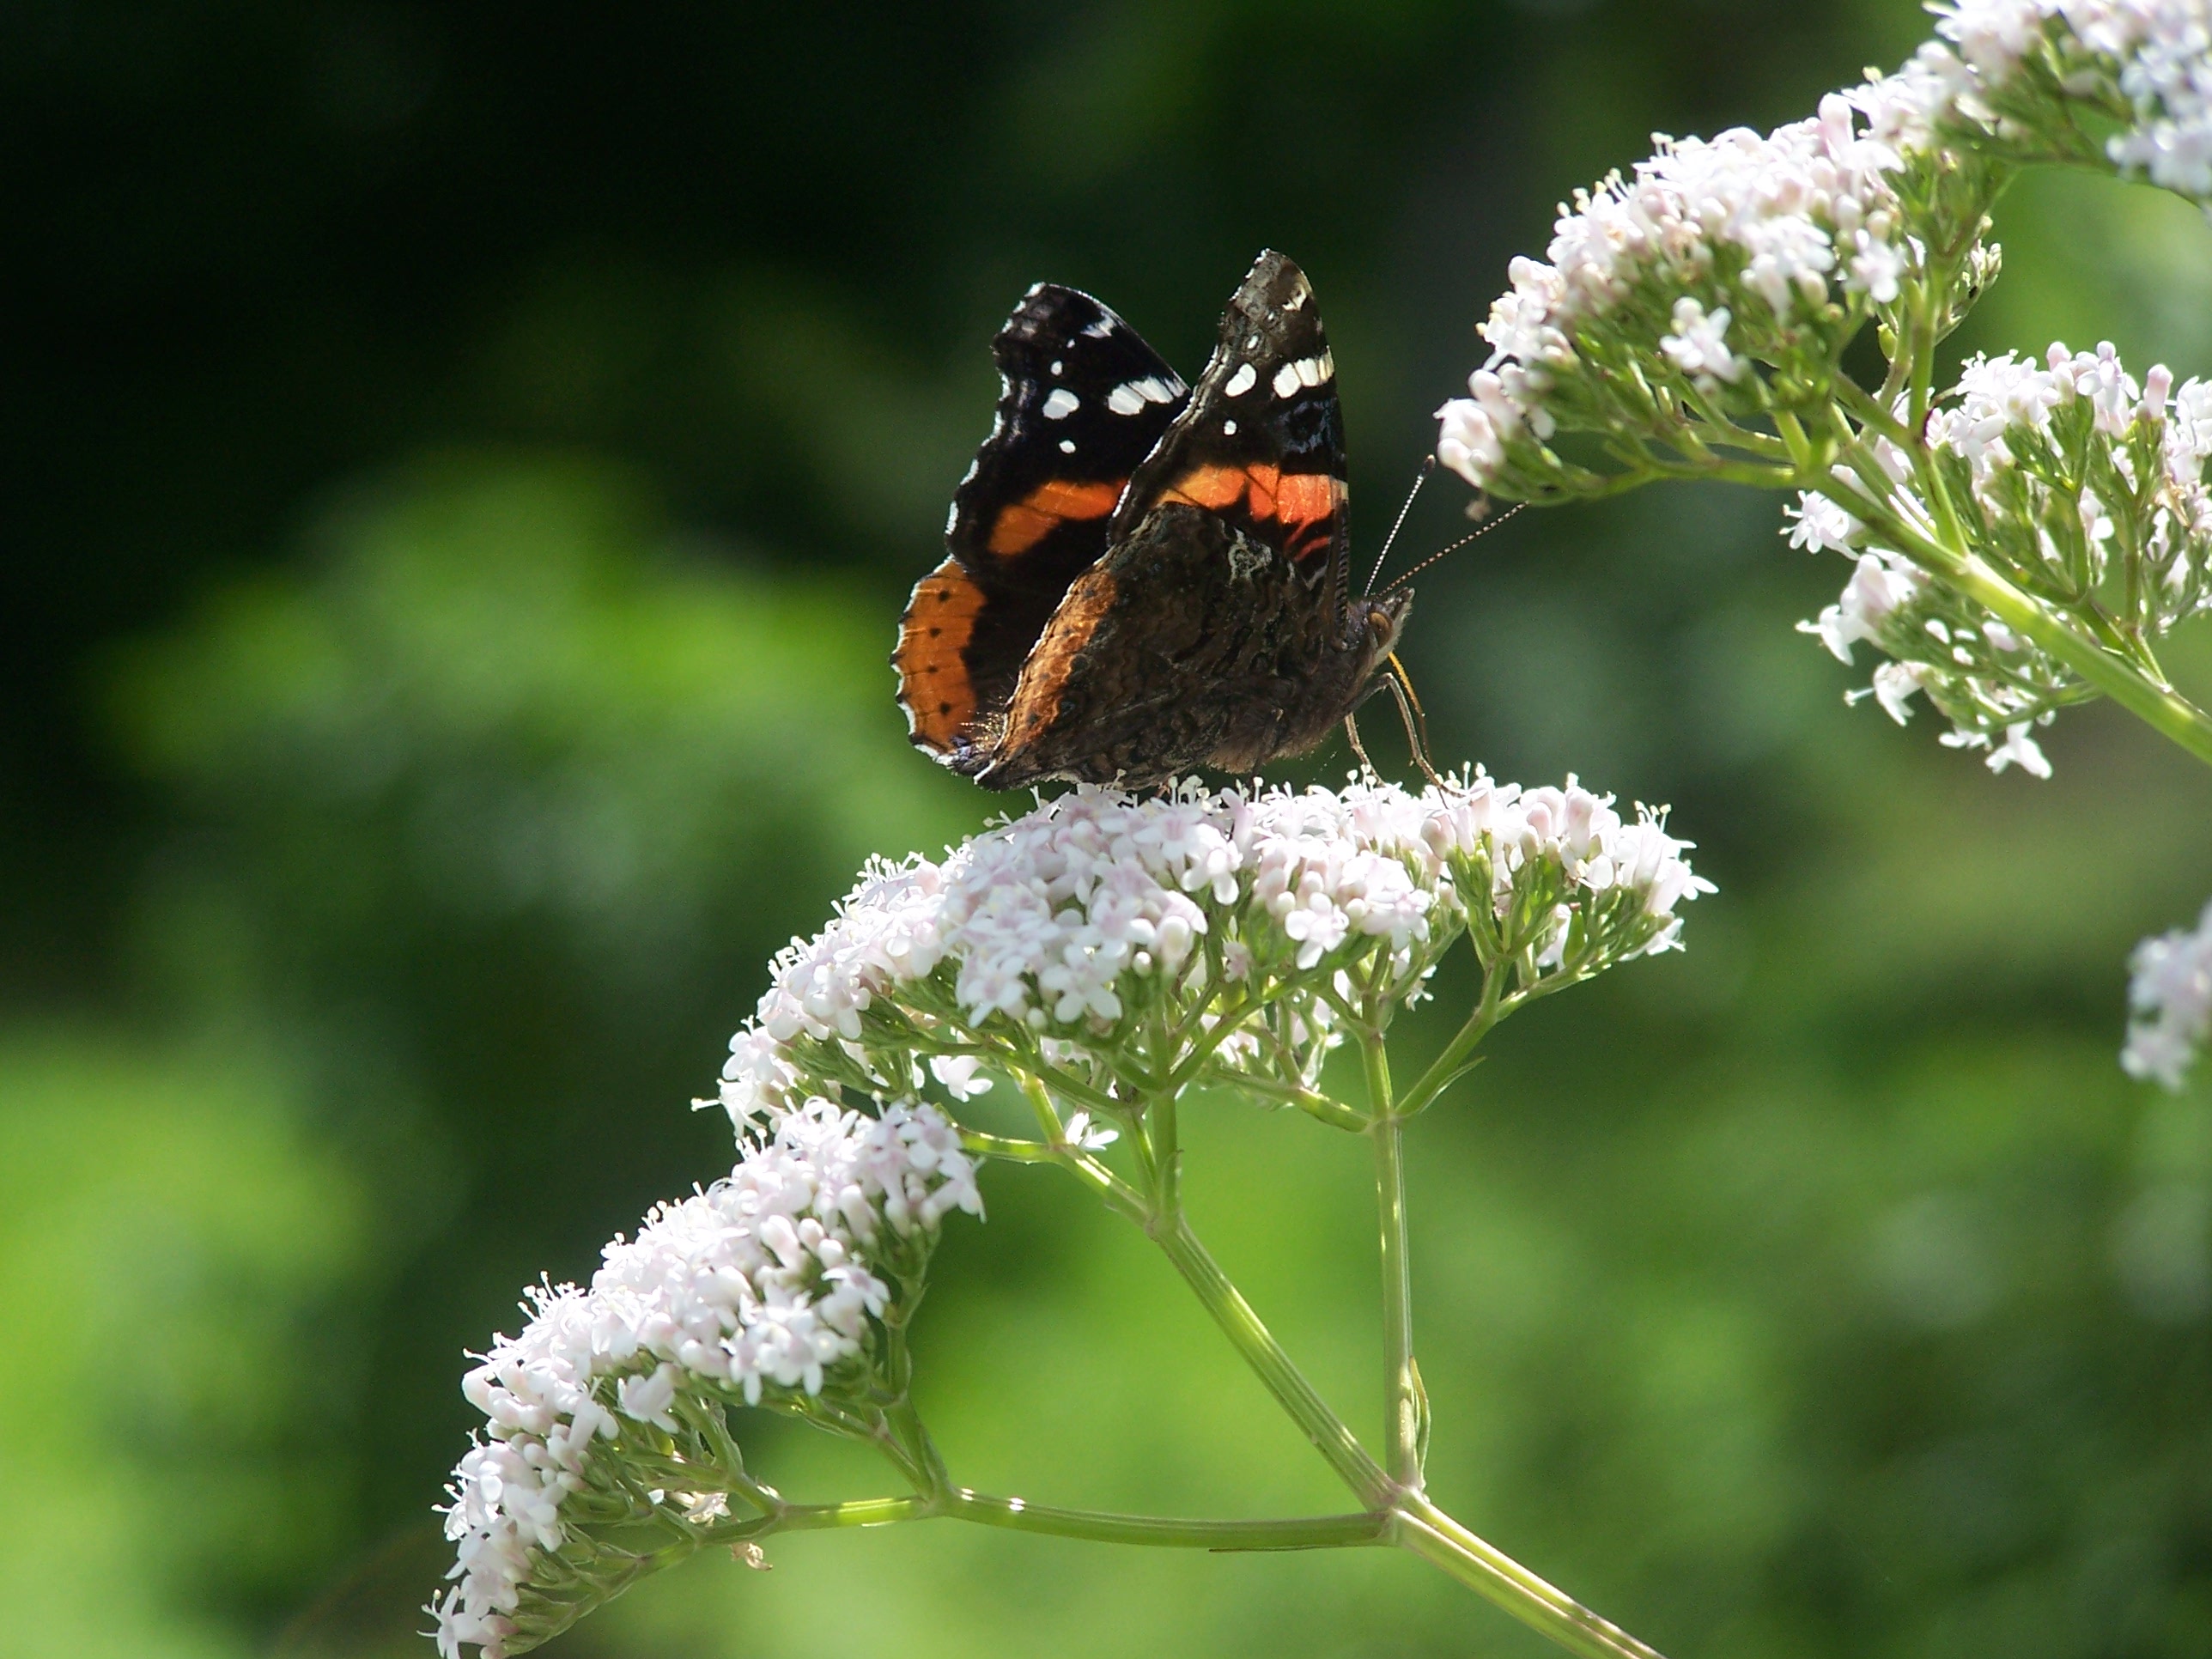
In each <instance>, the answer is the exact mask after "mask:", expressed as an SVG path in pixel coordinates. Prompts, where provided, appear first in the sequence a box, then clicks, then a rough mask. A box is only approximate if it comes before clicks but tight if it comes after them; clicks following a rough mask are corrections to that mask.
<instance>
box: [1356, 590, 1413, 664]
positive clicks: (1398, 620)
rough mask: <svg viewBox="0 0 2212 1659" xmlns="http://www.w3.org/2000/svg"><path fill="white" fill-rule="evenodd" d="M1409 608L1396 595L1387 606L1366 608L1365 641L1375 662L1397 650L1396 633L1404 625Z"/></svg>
mask: <svg viewBox="0 0 2212 1659" xmlns="http://www.w3.org/2000/svg"><path fill="white" fill-rule="evenodd" d="M1404 597H1407V598H1410V597H1411V596H1410V595H1407V596H1404ZM1409 609H1411V607H1410V606H1408V605H1406V604H1404V603H1403V602H1402V599H1401V596H1398V595H1393V596H1392V599H1391V602H1390V603H1389V604H1384V605H1369V606H1368V607H1367V640H1368V644H1369V646H1370V648H1371V649H1372V651H1373V653H1374V655H1375V658H1376V660H1377V661H1380V660H1381V659H1383V658H1384V657H1387V656H1389V654H1390V653H1391V652H1393V651H1395V650H1396V649H1397V647H1398V631H1399V629H1402V628H1403V627H1404V626H1405V625H1406V612H1407V611H1408V610H1409Z"/></svg>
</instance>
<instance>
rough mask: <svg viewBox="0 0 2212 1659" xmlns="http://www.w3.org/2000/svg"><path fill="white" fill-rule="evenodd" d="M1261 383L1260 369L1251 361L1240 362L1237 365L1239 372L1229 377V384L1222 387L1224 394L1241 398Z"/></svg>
mask: <svg viewBox="0 0 2212 1659" xmlns="http://www.w3.org/2000/svg"><path fill="white" fill-rule="evenodd" d="M1259 384H1260V376H1259V373H1258V371H1257V370H1255V368H1253V367H1252V365H1251V364H1249V363H1239V364H1237V372H1236V373H1235V374H1232V375H1231V376H1230V377H1229V384H1228V385H1227V386H1224V387H1222V388H1221V391H1222V395H1223V396H1225V397H1230V398H1241V397H1243V395H1244V394H1245V393H1246V392H1249V391H1250V390H1251V389H1252V388H1253V387H1254V386H1257V385H1259Z"/></svg>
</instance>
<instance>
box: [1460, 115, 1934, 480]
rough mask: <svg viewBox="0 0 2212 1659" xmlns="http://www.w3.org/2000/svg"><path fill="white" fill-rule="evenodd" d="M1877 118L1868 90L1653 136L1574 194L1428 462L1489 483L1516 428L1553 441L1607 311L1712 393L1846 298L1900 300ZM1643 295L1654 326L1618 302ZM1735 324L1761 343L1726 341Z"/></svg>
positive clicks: (1493, 316)
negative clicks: (1564, 389) (1778, 118)
mask: <svg viewBox="0 0 2212 1659" xmlns="http://www.w3.org/2000/svg"><path fill="white" fill-rule="evenodd" d="M1887 119H1888V117H1887V106H1885V105H1883V104H1882V103H1881V100H1880V99H1878V98H1876V97H1875V95H1874V94H1871V93H1869V92H1868V91H1867V89H1864V88H1862V89H1861V91H1860V92H1859V93H1858V94H1853V95H1850V96H1845V95H1844V94H1831V95H1830V96H1829V97H1827V98H1825V99H1823V100H1821V103H1820V114H1819V115H1818V116H1816V117H1814V118H1811V119H1808V120H1803V121H1797V122H1793V123H1791V124H1790V125H1787V126H1783V127H1778V128H1777V129H1775V131H1773V132H1771V133H1770V134H1767V135H1765V136H1763V137H1762V136H1761V135H1760V134H1759V133H1756V132H1753V131H1750V130H1749V129H1747V128H1742V127H1739V128H1735V129H1732V130H1730V131H1727V132H1723V133H1722V134H1721V135H1720V136H1719V137H1717V138H1712V139H1710V140H1708V139H1699V138H1684V139H1674V138H1670V137H1667V136H1665V135H1664V134H1658V135H1655V136H1654V138H1653V141H1652V142H1653V145H1654V147H1655V149H1656V152H1657V153H1656V155H1653V156H1652V157H1651V158H1650V160H1648V161H1639V162H1638V163H1637V165H1636V168H1635V173H1634V176H1633V177H1632V178H1629V179H1623V178H1622V177H1621V176H1620V174H1619V173H1614V174H1613V175H1611V176H1610V177H1608V178H1607V179H1604V180H1603V181H1601V183H1600V184H1599V185H1597V187H1596V188H1595V190H1594V191H1577V192H1576V194H1575V198H1574V202H1573V204H1572V205H1571V207H1568V206H1562V208H1561V209H1560V210H1559V222H1558V224H1557V226H1556V227H1555V229H1554V233H1553V238H1552V243H1551V246H1550V247H1549V249H1548V250H1547V253H1546V257H1545V258H1544V259H1542V260H1537V259H1530V258H1516V259H1515V260H1514V261H1513V264H1512V266H1511V276H1512V281H1513V286H1512V289H1510V291H1509V292H1508V293H1506V294H1504V295H1501V296H1500V297H1499V298H1498V301H1496V302H1495V303H1494V304H1493V305H1492V307H1491V311H1490V316H1489V318H1488V319H1487V320H1486V321H1485V322H1484V323H1483V324H1482V325H1481V329H1480V333H1481V335H1482V337H1483V338H1485V339H1486V340H1487V341H1489V342H1490V344H1491V348H1492V349H1491V355H1490V360H1489V362H1487V363H1486V364H1485V365H1484V367H1483V368H1480V369H1479V370H1477V371H1476V372H1475V374H1474V376H1473V377H1472V378H1471V379H1470V380H1468V393H1469V395H1468V397H1466V398H1455V399H1454V400H1453V401H1451V402H1449V403H1447V404H1444V405H1443V408H1441V409H1439V410H1437V419H1438V421H1439V422H1441V423H1442V424H1441V431H1440V435H1439V437H1438V441H1437V459H1439V460H1441V461H1442V462H1443V464H1444V465H1446V466H1448V467H1449V468H1451V469H1452V471H1455V472H1457V473H1458V474H1460V475H1461V476H1462V477H1464V478H1466V479H1467V480H1468V483H1472V484H1474V486H1475V487H1476V488H1477V489H1487V488H1489V487H1490V486H1491V484H1492V483H1493V482H1494V481H1495V480H1496V479H1497V477H1498V474H1499V472H1500V470H1501V469H1502V468H1503V467H1504V465H1505V464H1506V461H1507V459H1508V455H1509V453H1510V450H1511V448H1512V447H1513V446H1514V444H1515V443H1516V441H1521V440H1522V437H1523V435H1524V434H1526V435H1528V436H1529V437H1532V438H1533V439H1534V440H1535V441H1538V442H1541V441H1543V440H1544V439H1547V438H1548V437H1550V436H1551V435H1552V432H1553V429H1554V416H1553V412H1552V411H1551V410H1550V409H1549V408H1548V407H1547V403H1548V400H1549V398H1550V397H1551V394H1553V392H1554V391H1555V389H1556V388H1557V387H1558V385H1559V382H1560V381H1561V380H1565V379H1569V378H1575V377H1583V376H1588V375H1590V374H1595V373H1597V372H1599V370H1600V368H1601V366H1600V365H1596V364H1593V363H1590V362H1586V361H1585V359H1584V356H1583V347H1584V345H1585V344H1586V343H1587V335H1588V333H1589V331H1591V329H1592V328H1593V325H1597V324H1599V323H1600V322H1601V321H1607V322H1608V323H1609V324H1610V325H1611V326H1612V327H1613V329H1614V330H1615V331H1618V332H1620V333H1621V334H1622V335H1623V337H1628V336H1631V335H1634V334H1636V333H1638V331H1639V330H1642V331H1657V330H1658V329H1659V328H1660V327H1661V326H1662V324H1663V325H1666V332H1665V333H1664V336H1663V337H1656V338H1654V339H1652V340H1650V341H1649V342H1647V343H1648V344H1650V345H1651V346H1653V347H1656V349H1651V350H1644V351H1642V352H1640V353H1639V357H1640V360H1641V361H1644V362H1656V361H1665V362H1672V363H1673V364H1674V366H1675V367H1676V368H1679V369H1680V372H1681V374H1684V375H1685V376H1686V377H1688V378H1690V379H1691V380H1692V381H1693V382H1695V383H1697V384H1699V386H1701V387H1702V388H1703V389H1705V390H1706V391H1708V392H1710V391H1711V390H1712V389H1713V387H1714V386H1715V385H1716V384H1717V383H1723V382H1725V383H1729V384H1735V383H1736V382H1738V381H1741V380H1743V379H1744V377H1745V376H1746V375H1747V374H1749V372H1750V368H1751V362H1750V358H1749V357H1748V356H1746V355H1745V350H1746V349H1747V346H1750V345H1762V346H1763V344H1764V343H1766V342H1769V341H1771V339H1772V338H1773V337H1775V336H1777V335H1778V334H1780V333H1782V332H1784V331H1787V330H1789V328H1790V325H1792V324H1793V323H1796V324H1800V325H1802V324H1804V323H1806V322H1808V321H1810V320H1812V319H1814V318H1815V317H1816V316H1817V314H1818V313H1820V310H1821V309H1822V308H1823V307H1826V306H1827V305H1828V304H1829V303H1830V301H1832V300H1833V299H1835V298H1837V297H1838V295H1864V296H1866V297H1867V298H1868V299H1869V300H1871V301H1874V302H1875V303H1876V304H1887V303H1888V302H1889V301H1893V300H1894V299H1895V298H1896V297H1897V294H1898V284H1899V280H1900V279H1901V278H1902V277H1903V276H1904V275H1905V272H1906V270H1908V269H1909V268H1910V265H1911V262H1912V261H1913V260H1914V259H1915V258H1917V257H1918V256H1917V252H1916V251H1915V249H1914V247H1913V246H1912V245H1911V242H1910V241H1909V240H1908V239H1907V238H1906V237H1905V234H1904V232H1903V227H1902V224H1901V221H1900V216H1899V202H1898V197H1897V193H1896V191H1895V190H1894V188H1893V185H1892V182H1891V179H1890V178H1889V175H1890V174H1891V173H1894V172H1895V171H1896V170H1897V169H1898V168H1899V167H1900V166H1902V165H1903V162H1902V159H1901V157H1900V155H1899V151H1898V149H1896V147H1895V146H1894V144H1893V143H1891V142H1890V141H1889V139H1888V138H1887V137H1884V136H1882V134H1881V130H1880V128H1881V122H1883V121H1886V120H1887ZM1892 124H1893V123H1892ZM1632 301H1642V302H1643V306H1642V307H1641V308H1642V309H1644V310H1648V311H1649V313H1650V318H1651V319H1654V320H1651V321H1650V322H1649V324H1648V325H1639V323H1638V321H1637V320H1636V319H1632V318H1630V317H1628V316H1626V314H1625V313H1627V312H1628V311H1629V310H1630V309H1632V306H1631V302H1632ZM1732 327H1733V328H1735V330H1736V331H1737V332H1738V333H1749V334H1751V335H1752V336H1753V337H1754V339H1753V341H1752V342H1747V343H1746V346H1739V345H1736V344H1733V343H1731V337H1730V331H1731V328H1732Z"/></svg>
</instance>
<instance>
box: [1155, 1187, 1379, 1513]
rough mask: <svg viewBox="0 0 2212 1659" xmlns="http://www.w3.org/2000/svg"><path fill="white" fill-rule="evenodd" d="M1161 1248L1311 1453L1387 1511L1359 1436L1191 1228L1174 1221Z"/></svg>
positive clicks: (1376, 1468)
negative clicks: (1301, 1433)
mask: <svg viewBox="0 0 2212 1659" xmlns="http://www.w3.org/2000/svg"><path fill="white" fill-rule="evenodd" d="M1156 1237H1158V1243H1159V1246H1160V1249H1163V1250H1164V1251H1165V1252H1166V1253H1167V1258H1168V1260H1169V1261H1172V1262H1173V1263H1175V1266H1176V1272H1177V1273H1181V1274H1182V1276H1183V1279H1184V1281H1185V1282H1186V1283H1187V1284H1188V1285H1189V1286H1190V1288H1191V1290H1192V1291H1193V1293H1194V1294H1195V1295H1196V1296H1197V1297H1198V1299H1199V1301H1200V1303H1201V1304H1204V1306H1205V1308H1206V1312H1208V1313H1209V1314H1212V1316H1213V1322H1214V1323H1215V1324H1217V1325H1218V1326H1220V1327H1221V1330H1222V1334H1224V1335H1225V1336H1226V1337H1228V1339H1229V1342H1230V1346H1231V1347H1233V1348H1235V1349H1236V1350H1237V1352H1238V1353H1240V1354H1242V1355H1243V1358H1244V1363H1245V1364H1248V1365H1249V1366H1250V1367H1251V1368H1252V1370H1253V1371H1254V1372H1255V1374H1256V1375H1257V1376H1258V1377H1259V1379H1260V1381H1261V1383H1264V1384H1266V1385H1267V1392H1268V1393H1270V1394H1272V1395H1274V1396H1275V1401H1276V1403H1277V1404H1278V1405H1279V1406H1281V1407H1282V1408H1283V1409H1284V1410H1285V1412H1288V1413H1290V1416H1291V1421H1292V1422H1294V1423H1296V1424H1297V1425H1298V1427H1299V1428H1300V1429H1301V1430H1303V1431H1304V1434H1305V1437H1306V1438H1307V1439H1309V1440H1310V1441H1311V1442H1313V1444H1314V1449H1316V1451H1318V1452H1320V1453H1321V1455H1322V1457H1324V1458H1326V1459H1327V1460H1328V1465H1329V1467H1330V1468H1333V1469H1334V1470H1335V1471H1336V1472H1337V1474H1338V1475H1340V1477H1341V1478H1342V1479H1343V1480H1344V1483H1345V1485H1346V1486H1350V1487H1351V1488H1352V1491H1353V1492H1356V1493H1358V1496H1359V1498H1360V1501H1361V1502H1362V1503H1364V1504H1367V1505H1369V1506H1370V1508H1373V1509H1377V1510H1380V1509H1383V1508H1386V1507H1387V1506H1388V1505H1389V1502H1390V1500H1391V1498H1393V1497H1394V1496H1395V1487H1394V1486H1393V1484H1392V1482H1391V1480H1390V1477H1389V1475H1387V1474H1384V1473H1383V1469H1382V1467H1381V1466H1380V1465H1379V1464H1377V1463H1376V1461H1375V1460H1374V1459H1373V1458H1372V1457H1370V1456H1369V1455H1368V1453H1367V1449H1366V1448H1365V1447H1364V1446H1363V1445H1361V1444H1360V1443H1359V1441H1358V1437H1357V1436H1355V1435H1354V1434H1353V1433H1352V1431H1351V1430H1350V1429H1348V1428H1346V1426H1345V1425H1344V1419H1341V1418H1340V1417H1339V1416H1338V1415H1337V1414H1336V1413H1334V1412H1333V1411H1331V1410H1330V1409H1329V1408H1328V1401H1325V1400H1323V1399H1322V1397H1321V1395H1319V1394H1318V1393H1316V1391H1315V1389H1314V1386H1313V1384H1312V1383H1309V1382H1307V1381H1306V1379H1305V1376H1304V1373H1302V1372H1301V1371H1300V1370H1298V1368H1297V1364H1295V1363H1293V1362H1292V1360H1291V1357H1290V1355H1288V1354H1287V1353H1285V1352H1283V1346H1282V1344H1280V1343H1279V1342H1278V1341H1276V1340H1275V1339H1274V1336H1273V1334H1271V1333H1270V1332H1269V1331H1268V1329H1267V1326H1266V1325H1264V1324H1262V1323H1261V1320H1260V1316H1259V1315H1258V1314H1256V1313H1255V1312H1253V1311H1252V1304H1250V1303H1249V1302H1247V1301H1245V1299H1244V1297H1243V1295H1242V1293H1240V1292H1239V1291H1238V1290H1237V1286H1236V1285H1233V1284H1231V1282H1230V1279H1229V1275H1228V1274H1226V1273H1223V1272H1222V1271H1221V1267H1220V1264H1219V1263H1218V1262H1217V1261H1214V1259H1213V1258H1212V1255H1208V1254H1207V1252H1206V1247H1205V1246H1204V1245H1203V1244H1201V1243H1199V1242H1198V1236H1197V1235H1196V1234H1195V1233H1194V1232H1192V1231H1191V1230H1190V1224H1189V1223H1188V1221H1186V1220H1184V1219H1183V1218H1182V1217H1181V1216H1176V1217H1175V1218H1173V1220H1172V1222H1171V1223H1170V1225H1167V1226H1165V1227H1164V1228H1162V1229H1161V1230H1160V1231H1158V1233H1157V1235H1156Z"/></svg>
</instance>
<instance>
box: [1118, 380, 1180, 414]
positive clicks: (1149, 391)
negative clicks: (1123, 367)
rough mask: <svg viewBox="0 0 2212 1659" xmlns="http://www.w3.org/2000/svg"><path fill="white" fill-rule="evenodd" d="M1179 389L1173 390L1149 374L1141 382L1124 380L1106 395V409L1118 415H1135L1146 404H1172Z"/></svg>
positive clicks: (1163, 381) (1164, 382)
mask: <svg viewBox="0 0 2212 1659" xmlns="http://www.w3.org/2000/svg"><path fill="white" fill-rule="evenodd" d="M1180 390H1181V388H1180V387H1177V388H1175V389H1173V390H1171V389H1170V387H1169V386H1168V383H1167V382H1166V381H1165V380H1162V379H1160V378H1159V376H1158V375H1157V374H1148V375H1146V377H1145V378H1144V379H1143V380H1124V381H1122V382H1121V385H1119V386H1115V388H1114V389H1113V391H1111V392H1108V393H1107V394H1106V407H1107V408H1109V409H1110V410H1113V411H1114V412H1115V414H1116V415H1134V414H1135V413H1137V411H1138V410H1141V409H1142V408H1144V406H1145V405H1146V404H1171V403H1173V402H1174V401H1175V399H1176V392H1177V391H1180Z"/></svg>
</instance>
